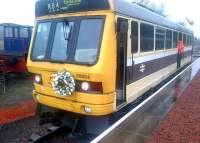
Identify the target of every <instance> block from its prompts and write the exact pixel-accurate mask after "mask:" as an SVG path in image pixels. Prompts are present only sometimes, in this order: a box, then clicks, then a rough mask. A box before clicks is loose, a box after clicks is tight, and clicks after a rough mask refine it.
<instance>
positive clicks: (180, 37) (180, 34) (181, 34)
mask: <svg viewBox="0 0 200 143" xmlns="http://www.w3.org/2000/svg"><path fill="white" fill-rule="evenodd" d="M182 40H183V33H182V32H179V41H182Z"/></svg>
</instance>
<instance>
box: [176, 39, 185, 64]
mask: <svg viewBox="0 0 200 143" xmlns="http://www.w3.org/2000/svg"><path fill="white" fill-rule="evenodd" d="M184 47H185V46H184V43H183V41H179V42H178V56H177V61H178V62H177V67H178V68H180V67H181V59H182V57H183V53H184Z"/></svg>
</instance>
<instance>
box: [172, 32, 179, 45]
mask: <svg viewBox="0 0 200 143" xmlns="http://www.w3.org/2000/svg"><path fill="white" fill-rule="evenodd" d="M177 46H178V32H175V31H174V32H173V48H177Z"/></svg>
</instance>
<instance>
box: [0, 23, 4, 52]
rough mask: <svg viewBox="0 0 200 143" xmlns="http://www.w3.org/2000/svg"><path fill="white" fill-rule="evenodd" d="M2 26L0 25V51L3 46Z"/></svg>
mask: <svg viewBox="0 0 200 143" xmlns="http://www.w3.org/2000/svg"><path fill="white" fill-rule="evenodd" d="M3 29H4V28H3V26H0V51H1V50H3V49H4V46H3Z"/></svg>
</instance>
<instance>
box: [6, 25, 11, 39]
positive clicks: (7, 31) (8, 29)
mask: <svg viewBox="0 0 200 143" xmlns="http://www.w3.org/2000/svg"><path fill="white" fill-rule="evenodd" d="M5 37H8V38H12V37H13V30H12V28H11V27H6V28H5Z"/></svg>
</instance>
